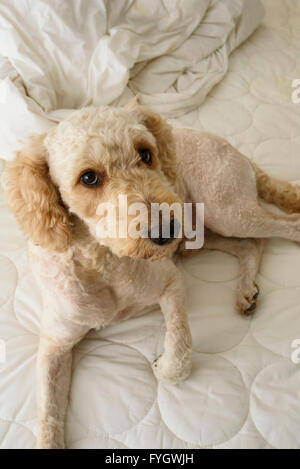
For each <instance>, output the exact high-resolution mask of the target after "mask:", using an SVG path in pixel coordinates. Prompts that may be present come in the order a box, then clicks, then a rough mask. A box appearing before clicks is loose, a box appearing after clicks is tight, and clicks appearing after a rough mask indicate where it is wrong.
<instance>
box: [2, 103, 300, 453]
mask: <svg viewBox="0 0 300 469" xmlns="http://www.w3.org/2000/svg"><path fill="white" fill-rule="evenodd" d="M4 186H5V190H6V196H7V203H8V206H9V207H10V209H11V210H12V212H13V213H14V214H15V216H16V218H17V220H18V222H19V224H20V226H21V228H22V230H23V231H24V233H25V234H26V235H27V236H28V238H29V252H30V261H31V264H32V268H33V271H34V273H35V276H36V280H37V282H38V284H39V286H40V288H41V291H42V294H43V301H44V310H43V315H42V319H41V334H40V345H39V352H38V368H37V372H38V420H39V430H38V447H39V448H63V447H64V418H65V413H66V407H67V402H68V392H69V385H70V377H71V376H70V375H71V351H72V347H73V346H74V345H75V344H76V343H77V342H78V341H80V340H81V339H82V338H83V337H84V336H85V334H86V333H87V332H88V331H89V330H90V329H92V328H96V329H98V328H102V327H104V326H106V325H108V324H110V323H112V322H114V321H119V320H124V319H126V318H128V317H130V316H132V315H134V314H135V313H136V312H138V311H140V310H141V309H142V308H143V307H144V306H147V305H152V304H156V303H159V305H160V307H161V309H162V312H163V314H164V317H165V322H166V336H165V342H164V353H163V355H162V356H161V357H159V358H158V359H157V360H156V361H155V362H154V364H153V371H154V373H155V375H156V377H157V378H158V379H160V380H164V381H167V382H177V381H179V380H181V379H184V378H186V377H187V376H188V375H189V373H190V370H191V335H190V331H189V327H188V323H187V316H186V311H185V292H184V286H183V282H182V279H181V276H180V274H179V271H178V270H177V268H176V267H175V265H174V263H173V262H172V260H171V256H172V254H173V253H174V252H175V251H176V249H177V248H178V247H179V243H180V241H181V240H180V239H178V238H176V237H174V236H172V234H171V236H170V238H169V239H167V240H166V239H164V238H162V237H159V238H152V239H151V238H148V239H147V238H139V239H131V238H129V237H127V238H116V239H114V238H106V239H101V238H99V235H98V234H97V229H96V228H97V223H98V222H99V220H100V218H101V215H99V214H98V213H97V207H98V205H99V203H101V202H110V203H112V204H114V205H115V206H116V209H117V197H118V195H119V194H126V195H127V197H128V200H129V201H130V202H143V203H145V204H148V205H149V204H151V203H152V202H158V203H161V202H168V203H169V204H172V203H173V202H179V203H182V202H194V203H195V202H204V204H205V225H206V227H207V232H206V236H205V245H204V247H206V248H208V249H219V250H222V251H226V252H229V253H232V254H234V255H236V256H238V257H239V259H240V261H241V277H240V282H239V285H238V291H237V305H238V308H239V309H240V311H241V312H242V313H243V314H249V313H251V312H252V311H253V310H254V309H255V306H256V299H257V295H258V289H257V286H256V284H255V276H256V273H257V271H258V268H259V262H260V258H261V253H262V238H265V237H270V236H279V237H284V238H287V239H290V240H295V241H300V218H299V216H298V215H280V216H279V215H273V214H272V213H269V212H268V211H266V210H264V209H263V208H262V207H261V206H260V204H259V201H258V195H259V196H261V197H262V198H264V199H265V200H266V201H268V202H274V203H275V204H276V205H278V206H279V207H281V208H282V209H284V210H286V211H290V212H293V211H299V209H300V202H299V200H300V191H299V188H297V187H292V186H291V185H290V184H288V183H284V182H280V181H276V180H274V179H272V178H270V177H269V176H267V175H265V174H264V173H263V172H262V171H261V170H259V169H258V168H257V167H256V166H254V165H253V163H251V162H250V161H249V160H248V159H247V158H246V157H244V156H243V155H241V154H240V153H239V152H238V151H237V150H235V149H234V148H233V147H232V146H231V145H230V144H229V143H227V142H226V141H224V140H222V139H221V138H218V137H216V136H213V135H210V134H207V133H200V132H196V131H192V130H186V129H184V130H176V129H172V128H171V127H170V126H169V125H168V124H167V123H166V122H165V121H164V120H163V119H162V118H161V117H160V116H158V115H157V114H155V113H153V112H151V111H149V110H148V109H146V108H143V107H141V106H139V105H137V104H131V105H129V106H127V107H126V108H122V109H121V108H110V107H104V108H85V109H82V110H80V111H77V112H74V114H72V115H71V116H70V118H68V119H67V120H65V121H64V122H61V123H60V124H59V125H58V126H57V127H56V128H54V129H53V130H51V131H50V132H49V133H48V134H47V135H41V136H36V137H32V138H30V139H29V141H28V142H27V144H26V145H25V146H24V148H23V149H22V150H21V151H20V152H19V153H18V154H17V157H16V159H15V161H13V162H12V163H11V164H9V165H8V167H7V169H6V171H5V174H4ZM212 232H214V233H218V234H214V233H212ZM220 235H221V236H220ZM238 238H252V239H238ZM258 238H259V239H260V240H258ZM153 260H155V262H152V261H153Z"/></svg>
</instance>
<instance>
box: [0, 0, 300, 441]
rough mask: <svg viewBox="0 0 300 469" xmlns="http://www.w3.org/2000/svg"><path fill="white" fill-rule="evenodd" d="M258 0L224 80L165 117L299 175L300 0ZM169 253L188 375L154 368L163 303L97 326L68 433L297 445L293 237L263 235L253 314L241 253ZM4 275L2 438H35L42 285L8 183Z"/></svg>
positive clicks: (79, 353) (77, 380)
mask: <svg viewBox="0 0 300 469" xmlns="http://www.w3.org/2000/svg"><path fill="white" fill-rule="evenodd" d="M263 3H264V6H265V9H266V16H265V18H264V20H263V23H262V25H261V26H260V27H259V29H258V30H257V32H256V33H255V34H254V35H253V36H252V37H251V38H250V39H249V40H248V41H247V42H246V43H245V44H244V45H243V46H241V47H240V48H239V49H238V50H236V51H235V52H234V53H233V55H232V56H231V60H230V64H229V73H228V75H227V76H226V77H225V79H224V80H223V81H222V83H221V84H220V85H218V86H217V87H215V88H214V89H213V91H211V92H210V94H209V96H208V97H207V99H206V101H205V102H204V104H202V105H201V106H200V107H199V108H197V109H196V110H193V111H192V112H190V113H188V114H185V115H184V116H182V117H180V118H177V119H172V120H170V122H171V123H172V124H173V125H175V126H177V127H190V128H194V129H203V130H206V131H210V132H213V133H216V134H218V135H221V136H223V137H225V138H227V139H228V140H229V141H230V142H231V143H232V144H233V145H235V146H236V147H237V148H238V149H239V150H240V151H242V152H243V153H245V154H246V155H247V156H248V157H249V158H251V159H252V160H253V161H255V162H256V163H257V164H259V165H260V166H261V167H262V168H263V169H264V170H265V171H267V172H268V173H270V174H272V175H273V176H276V177H280V178H281V179H285V180H289V181H292V182H293V183H300V103H298V104H297V101H298V99H297V97H298V94H297V89H293V88H292V83H293V81H294V80H296V79H300V60H299V57H300V29H299V25H300V4H299V2H298V1H297V0H264V1H263ZM299 95H300V93H299ZM293 101H294V102H293ZM3 166H4V162H3V161H2V160H0V169H3ZM177 264H178V267H179V268H180V269H181V270H182V272H183V274H184V278H185V281H186V286H187V292H188V315H189V321H190V324H191V330H192V335H193V371H192V375H191V377H190V378H189V379H188V380H187V381H185V382H183V383H181V384H179V385H177V386H169V385H165V384H161V383H157V381H156V379H155V377H154V376H153V373H152V370H151V362H152V361H153V360H154V359H155V358H156V357H157V356H158V355H159V354H160V353H161V351H162V346H163V338H164V322H163V317H162V315H161V313H160V312H159V310H158V309H157V308H152V309H151V311H148V312H147V314H143V315H140V316H139V317H136V318H133V319H130V320H128V321H126V322H124V323H120V324H116V325H113V326H110V327H108V328H106V329H105V330H103V331H100V332H95V331H92V332H91V333H89V334H88V336H87V337H86V339H84V340H83V341H82V342H81V343H80V344H79V345H78V346H77V347H76V348H75V350H74V361H73V377H72V389H71V395H70V404H69V409H68V415H67V420H66V440H67V446H68V447H69V448H182V449H185V448H299V447H300V386H299V383H300V365H299V363H297V362H298V361H299V360H298V358H299V356H300V353H298V352H297V348H296V347H297V342H296V340H297V339H298V340H299V342H298V347H299V343H300V275H299V270H300V247H299V245H297V244H296V243H292V242H288V241H284V240H279V239H273V240H269V241H267V243H266V248H265V252H264V256H263V260H262V264H261V268H260V273H259V278H258V283H259V285H260V301H259V307H258V309H257V312H256V313H255V315H254V316H253V317H251V318H244V317H241V316H239V314H238V313H237V312H236V311H235V308H234V303H235V287H236V284H237V279H238V262H237V260H236V259H235V258H233V257H232V256H229V255H226V254H223V253H220V252H217V251H205V250H203V251H201V252H199V254H197V255H196V256H194V257H193V258H191V259H188V260H180V259H178V260H177ZM0 285H1V290H0V323H1V324H0V338H1V341H0V347H1V346H2V349H3V344H5V348H6V357H5V356H4V353H2V354H0V357H1V363H0V446H1V447H2V448H33V447H34V446H35V435H36V431H37V420H36V401H35V392H36V391H35V390H36V387H35V362H36V353H37V347H38V331H39V320H40V314H41V298H40V295H39V292H38V290H37V288H36V286H35V283H34V280H33V278H32V275H31V273H30V271H29V270H28V265H27V255H26V244H25V241H24V238H23V236H22V235H21V233H20V231H19V230H18V228H17V226H16V223H15V221H14V219H13V217H12V215H10V213H9V212H8V210H7V209H6V208H5V206H4V202H3V197H2V194H1V198H0ZM2 352H3V350H2Z"/></svg>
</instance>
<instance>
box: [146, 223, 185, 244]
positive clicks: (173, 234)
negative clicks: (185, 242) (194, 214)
mask: <svg viewBox="0 0 300 469" xmlns="http://www.w3.org/2000/svg"><path fill="white" fill-rule="evenodd" d="M168 228H169V229H168ZM179 232H180V223H179V222H178V221H177V220H176V218H175V219H172V220H170V225H169V227H166V225H165V224H160V225H159V226H158V227H156V228H154V229H150V230H149V231H148V237H149V239H150V241H152V243H154V244H158V245H159V246H164V245H165V244H170V243H172V242H173V241H174V239H176V238H178V235H179Z"/></svg>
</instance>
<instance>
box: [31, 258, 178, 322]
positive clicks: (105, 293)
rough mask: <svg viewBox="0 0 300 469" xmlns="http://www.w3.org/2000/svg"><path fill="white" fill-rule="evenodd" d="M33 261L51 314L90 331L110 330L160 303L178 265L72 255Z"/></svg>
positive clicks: (165, 261) (164, 262)
mask: <svg viewBox="0 0 300 469" xmlns="http://www.w3.org/2000/svg"><path fill="white" fill-rule="evenodd" d="M38 254H39V255H38V256H35V255H33V256H32V264H33V270H34V272H35V274H36V278H38V282H39V284H40V285H41V286H42V289H43V290H44V291H45V289H46V290H47V298H50V300H51V308H53V309H55V310H56V312H57V313H59V311H58V310H59V309H61V310H63V314H64V315H65V317H67V318H68V319H70V320H74V321H76V322H80V323H83V322H84V323H86V324H88V325H89V326H90V327H97V328H98V327H104V326H106V325H107V324H109V323H111V322H112V321H117V320H124V319H127V318H128V317H130V316H132V315H134V314H136V313H138V312H139V311H140V310H142V309H143V307H145V306H149V305H152V304H155V303H159V298H160V295H161V293H162V291H163V288H164V285H165V283H166V281H167V277H168V275H167V273H168V271H169V269H170V266H171V265H173V263H172V262H171V261H169V260H164V261H157V262H153V263H152V262H149V261H143V260H132V259H129V258H121V259H119V258H116V257H115V256H112V255H110V254H108V255H106V256H102V257H101V259H98V261H97V260H96V261H95V259H93V260H92V261H90V260H89V259H84V260H83V259H82V258H80V256H77V255H71V256H69V258H64V259H63V258H62V257H60V256H59V255H48V254H47V255H45V253H43V256H41V255H40V254H41V253H40V252H39V253H38Z"/></svg>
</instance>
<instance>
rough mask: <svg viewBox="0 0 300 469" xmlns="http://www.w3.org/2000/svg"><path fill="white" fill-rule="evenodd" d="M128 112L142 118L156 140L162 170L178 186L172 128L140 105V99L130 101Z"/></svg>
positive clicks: (157, 115) (154, 113) (158, 116)
mask: <svg viewBox="0 0 300 469" xmlns="http://www.w3.org/2000/svg"><path fill="white" fill-rule="evenodd" d="M125 108H126V110H128V111H129V112H132V113H135V114H137V115H138V116H139V117H140V120H141V122H142V123H143V124H144V125H145V126H146V127H147V128H148V129H149V131H150V132H151V133H152V134H153V136H154V137H155V139H156V142H157V147H158V151H159V159H160V161H161V164H162V170H163V172H164V173H165V175H166V176H167V178H168V179H169V181H170V182H171V184H173V185H175V184H176V179H177V176H176V161H175V151H176V149H175V143H174V137H173V134H172V127H171V126H170V125H169V124H168V123H167V121H166V120H165V119H163V118H162V117H161V116H160V115H159V114H157V113H156V112H153V111H151V109H148V108H147V107H144V106H141V105H139V104H138V97H136V98H134V99H133V100H132V101H130V102H129V103H128V104H127V105H126V106H125Z"/></svg>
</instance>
